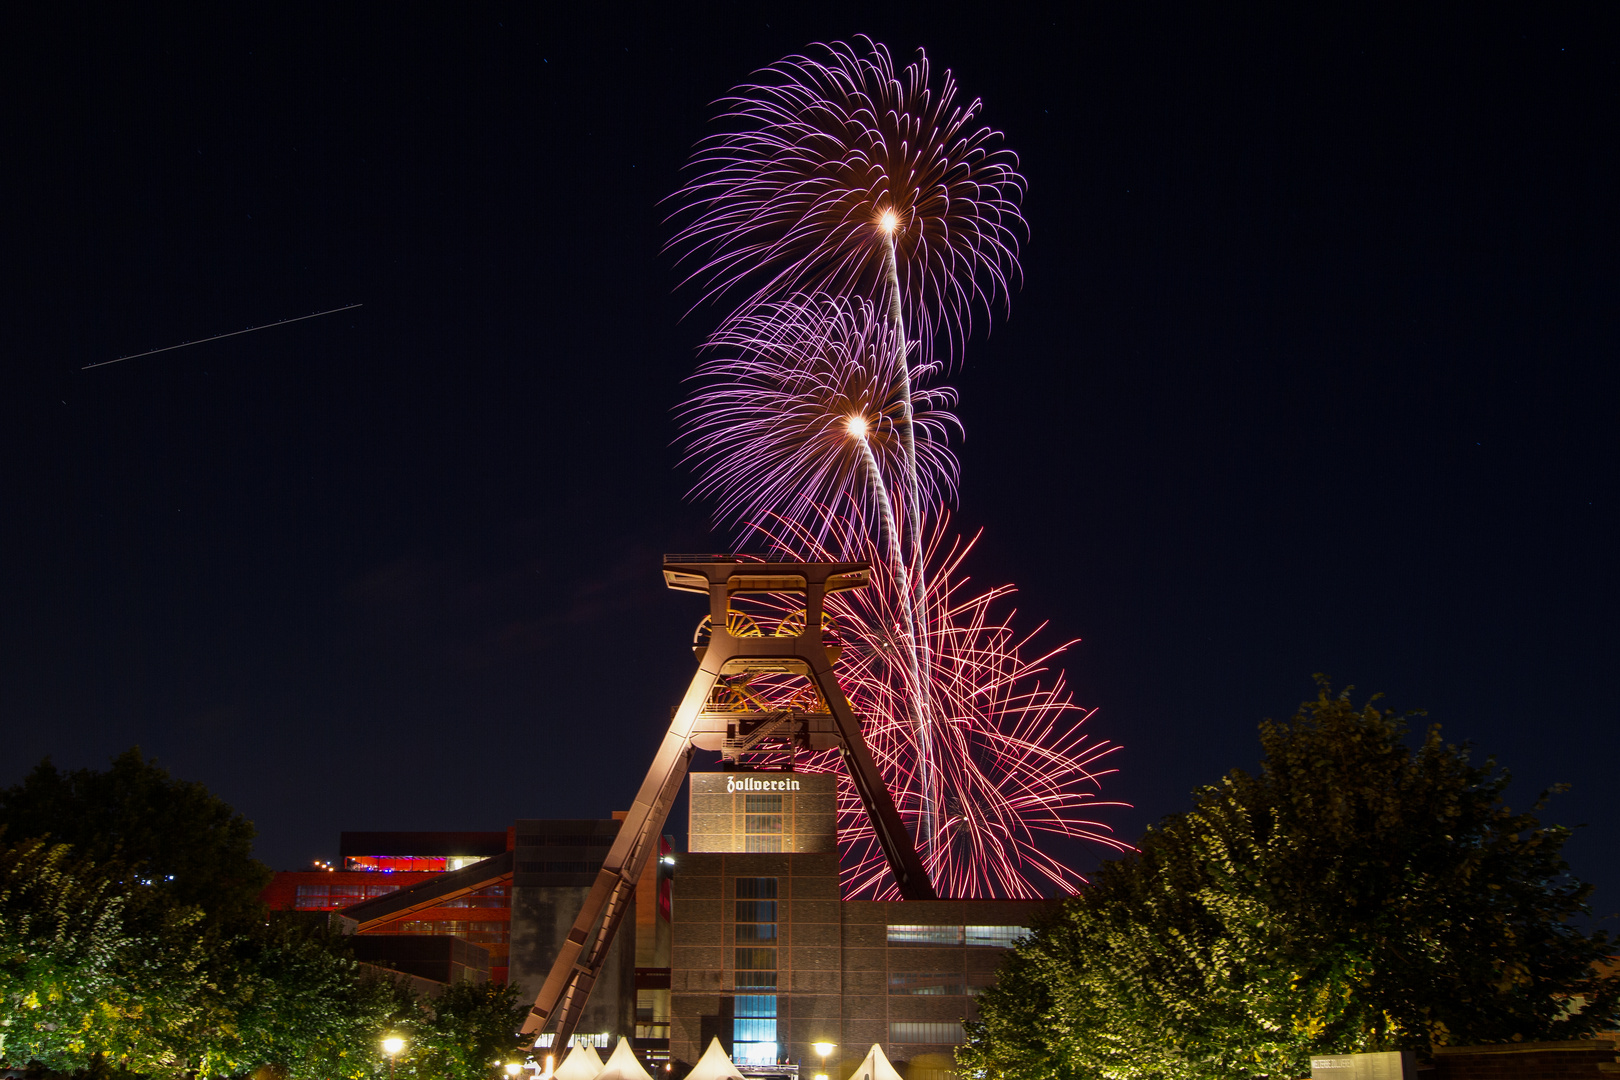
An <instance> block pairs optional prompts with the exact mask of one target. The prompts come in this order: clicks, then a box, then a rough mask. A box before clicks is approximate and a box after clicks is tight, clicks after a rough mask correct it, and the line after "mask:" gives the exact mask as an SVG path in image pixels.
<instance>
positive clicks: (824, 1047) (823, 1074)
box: [810, 1042, 838, 1080]
mask: <svg viewBox="0 0 1620 1080" xmlns="http://www.w3.org/2000/svg"><path fill="white" fill-rule="evenodd" d="M810 1049H812V1050H814V1051H815V1052H816V1054H817V1056H819V1057H820V1058H821V1071H820V1072H818V1073H816V1080H827V1055H828V1054H831V1053H832V1052H833V1051H834V1050H836V1049H838V1044H837V1043H830V1042H818V1043H811V1044H810Z"/></svg>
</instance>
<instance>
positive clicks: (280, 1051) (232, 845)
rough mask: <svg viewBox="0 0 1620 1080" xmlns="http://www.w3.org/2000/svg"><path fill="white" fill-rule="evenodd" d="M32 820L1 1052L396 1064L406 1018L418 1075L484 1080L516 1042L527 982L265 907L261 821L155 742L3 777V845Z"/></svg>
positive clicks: (167, 1064) (39, 1066)
mask: <svg viewBox="0 0 1620 1080" xmlns="http://www.w3.org/2000/svg"><path fill="white" fill-rule="evenodd" d="M18 836H22V837H27V839H22V840H21V841H20V842H16V843H12V844H10V846H3V843H0V1068H5V1067H23V1066H28V1067H30V1068H31V1069H33V1070H35V1071H36V1072H37V1071H40V1070H44V1071H46V1072H49V1073H51V1074H67V1073H89V1074H92V1075H110V1074H113V1073H117V1074H120V1075H127V1076H153V1077H172V1078H176V1080H178V1078H182V1077H195V1076H245V1075H249V1074H253V1075H259V1076H276V1077H279V1078H281V1080H379V1078H380V1077H382V1076H385V1075H388V1072H389V1070H388V1067H387V1064H386V1062H385V1061H384V1058H383V1055H382V1053H381V1047H380V1043H381V1039H382V1037H383V1035H384V1033H385V1032H388V1031H391V1030H392V1031H399V1032H402V1033H405V1034H408V1035H409V1046H410V1049H409V1050H408V1051H407V1053H406V1055H405V1056H404V1057H403V1058H402V1059H401V1061H400V1063H399V1064H400V1066H401V1067H400V1069H399V1070H398V1072H399V1076H400V1077H401V1080H406V1078H409V1077H413V1076H417V1077H434V1078H442V1080H462V1078H466V1080H474V1078H482V1077H485V1076H487V1075H489V1073H490V1068H489V1063H490V1061H492V1060H495V1059H498V1058H504V1057H505V1056H506V1055H507V1054H509V1053H510V1052H512V1050H513V1049H514V1048H515V1045H516V1042H515V1039H514V1034H515V1032H516V1031H517V1029H518V1028H519V1027H520V1026H521V1024H522V1015H523V1009H522V1008H521V1007H520V1006H519V1005H518V1003H517V1000H516V997H517V991H516V989H515V988H511V987H504V986H471V985H458V986H452V987H449V988H447V989H446V990H445V992H444V993H443V994H441V995H440V996H439V997H437V998H426V997H420V996H418V995H416V994H415V993H413V992H412V991H411V989H410V988H409V986H408V985H407V984H406V981H405V980H403V979H394V978H391V977H389V976H388V975H387V974H377V973H375V972H372V973H369V974H368V973H367V971H366V969H364V968H362V966H361V965H360V964H358V963H357V962H356V961H355V959H354V957H353V954H352V951H351V950H350V948H349V945H348V941H347V939H346V938H345V937H343V935H341V934H337V933H335V932H333V931H331V930H330V929H329V928H328V927H327V926H326V924H325V922H324V920H322V919H319V918H313V919H312V918H311V917H310V916H309V914H308V913H300V912H274V913H272V912H267V911H266V910H265V909H264V906H263V905H262V904H261V903H260V902H259V899H258V891H259V889H260V887H261V886H262V884H263V881H264V876H265V873H266V871H265V870H264V868H263V867H262V865H261V864H259V863H258V862H256V861H255V860H254V859H253V858H252V855H251V844H252V839H253V826H252V824H251V823H250V822H248V821H247V820H246V819H245V818H243V817H242V816H241V815H239V814H237V813H236V811H234V810H233V809H231V807H230V806H228V805H227V804H225V803H224V802H223V801H221V800H220V799H219V798H217V797H216V796H214V795H213V794H212V793H210V792H209V791H208V790H207V789H206V788H204V787H203V786H202V785H201V784H194V783H189V782H186V781H179V780H175V779H173V778H171V777H170V776H169V775H168V773H166V772H165V771H164V770H162V769H160V768H159V767H158V766H157V765H156V763H154V762H152V761H151V760H150V759H146V758H143V757H142V756H141V754H140V752H139V751H134V750H132V751H130V752H129V753H126V754H123V755H121V756H119V757H118V758H116V759H115V760H114V761H113V764H112V768H111V769H109V770H108V771H106V772H102V773H98V772H92V771H90V770H81V771H79V772H75V773H68V774H63V773H61V772H59V771H58V770H56V769H55V768H54V767H53V766H52V765H51V764H50V762H49V761H48V760H47V761H45V762H43V763H41V764H40V765H39V766H38V767H37V768H35V769H34V771H33V772H32V773H30V774H29V776H28V778H27V779H26V780H24V781H23V783H21V784H19V785H18V786H16V787H13V788H10V789H8V790H5V791H3V792H0V842H4V841H6V840H7V839H9V838H15V837H18ZM47 837H48V838H49V839H47ZM58 841H68V842H58Z"/></svg>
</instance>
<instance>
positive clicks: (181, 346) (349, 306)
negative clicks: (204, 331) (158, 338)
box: [79, 304, 365, 371]
mask: <svg viewBox="0 0 1620 1080" xmlns="http://www.w3.org/2000/svg"><path fill="white" fill-rule="evenodd" d="M364 306H365V305H364V304H345V305H343V306H342V307H335V308H329V309H327V310H326V311H317V312H314V313H312V314H309V315H298V316H295V317H293V318H291V319H277V320H276V321H275V322H268V323H261V324H260V325H258V326H250V327H248V328H247V329H246V330H232V331H230V332H229V333H226V334H215V335H214V336H213V337H205V338H197V339H196V340H195V341H182V342H181V343H180V344H178V345H165V346H163V348H161V349H148V350H146V351H145V352H138V353H130V354H129V355H128V356H119V357H114V358H113V359H111V360H98V361H96V362H95V363H94V364H85V365H84V366H83V367H81V368H80V369H79V370H80V371H89V370H90V369H91V368H98V367H106V366H107V365H108V364H117V363H120V362H122V361H124V360H136V359H139V358H140V357H142V356H156V355H157V354H158V353H166V352H173V351H174V350H176V349H184V348H186V347H187V346H189V345H201V344H203V343H204V342H207V341H218V340H219V339H220V338H228V337H236V336H237V335H239V334H251V333H253V332H254V331H255V330H268V329H270V327H272V326H286V325H287V324H288V323H295V322H303V321H304V320H305V319H318V318H320V317H321V316H322V315H335V314H336V313H338V312H339V311H353V310H354V309H355V308H357V307H364Z"/></svg>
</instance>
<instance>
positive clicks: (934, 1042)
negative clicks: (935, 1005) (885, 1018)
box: [889, 1020, 964, 1046]
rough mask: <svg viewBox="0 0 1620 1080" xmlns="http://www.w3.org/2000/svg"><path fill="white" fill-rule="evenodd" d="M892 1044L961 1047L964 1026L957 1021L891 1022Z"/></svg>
mask: <svg viewBox="0 0 1620 1080" xmlns="http://www.w3.org/2000/svg"><path fill="white" fill-rule="evenodd" d="M889 1041H890V1042H891V1043H919V1044H922V1045H925V1046H960V1045H961V1044H962V1043H963V1041H964V1039H963V1036H962V1025H961V1023H960V1022H959V1021H956V1020H891V1021H889Z"/></svg>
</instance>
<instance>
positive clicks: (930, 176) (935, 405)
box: [671, 37, 1125, 897]
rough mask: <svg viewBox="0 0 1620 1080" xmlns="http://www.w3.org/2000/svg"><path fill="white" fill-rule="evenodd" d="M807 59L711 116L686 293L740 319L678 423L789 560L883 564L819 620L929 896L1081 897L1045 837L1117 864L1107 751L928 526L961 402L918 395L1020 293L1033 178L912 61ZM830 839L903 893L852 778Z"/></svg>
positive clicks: (725, 513)
mask: <svg viewBox="0 0 1620 1080" xmlns="http://www.w3.org/2000/svg"><path fill="white" fill-rule="evenodd" d="M813 51H815V52H816V53H817V55H816V56H814V57H811V56H790V57H787V58H785V59H783V60H781V61H779V62H778V63H775V64H772V65H770V66H769V67H767V68H765V69H763V70H762V71H761V72H759V73H758V77H757V78H756V80H755V81H754V82H753V83H751V84H749V85H745V86H741V87H739V88H737V90H736V91H734V92H733V94H732V95H731V96H729V97H727V98H725V99H723V101H722V106H723V109H722V114H721V116H720V123H721V126H722V127H723V128H724V130H723V131H722V132H721V133H720V134H717V135H715V136H712V137H711V138H709V139H706V140H704V141H703V142H702V143H700V144H699V147H698V149H697V152H696V153H695V155H694V159H693V163H692V164H693V169H694V173H693V176H692V179H691V182H690V183H688V184H687V185H686V186H685V187H684V188H683V189H682V190H681V191H679V192H677V193H676V194H675V195H674V196H672V198H674V199H675V200H677V202H678V203H679V205H680V208H679V209H678V210H677V212H676V215H675V216H676V217H677V219H679V221H680V222H681V223H680V225H679V226H678V231H677V233H676V236H675V238H674V239H673V240H672V241H671V247H673V248H675V249H677V250H679V251H680V252H681V259H682V260H683V262H685V264H686V265H687V266H688V268H689V276H688V281H694V282H697V283H698V284H699V285H700V286H701V288H702V289H703V290H704V291H703V296H702V301H707V300H712V299H716V298H719V297H722V296H726V297H730V298H731V299H732V300H734V302H735V304H736V308H735V310H734V312H733V314H731V315H730V316H729V317H727V318H726V319H725V320H724V321H723V323H722V326H721V329H720V330H719V331H718V332H716V333H715V334H714V335H713V337H711V338H710V340H709V341H708V343H707V344H706V346H705V360H704V362H703V364H702V366H701V367H700V368H699V370H698V372H697V375H696V376H695V378H696V380H697V382H698V388H697V389H696V391H695V392H694V393H693V395H692V397H691V398H690V399H689V400H688V401H687V403H686V404H685V405H684V406H683V407H682V408H681V410H680V418H681V424H682V428H683V439H684V441H685V443H686V447H687V460H688V462H689V463H691V464H693V465H695V466H696V468H697V471H698V474H699V479H698V482H697V485H696V487H695V489H694V494H697V495H702V496H706V497H712V498H714V499H715V500H716V502H717V504H718V511H719V514H718V516H719V518H720V519H721V520H723V521H731V522H734V523H738V524H741V525H743V526H744V527H745V529H747V530H749V531H753V530H755V529H757V530H758V531H759V532H760V533H762V534H764V535H765V536H766V538H767V539H768V540H770V541H771V542H772V543H774V544H775V546H776V547H777V548H778V549H779V551H780V553H781V554H782V555H783V556H785V557H788V558H794V559H811V560H823V559H833V560H840V559H846V558H856V559H866V560H868V561H870V562H871V563H872V565H873V568H874V571H875V572H874V573H873V575H872V585H871V587H870V588H867V589H862V590H856V591H853V592H850V593H847V594H840V595H838V596H836V597H829V598H828V610H829V611H831V612H832V613H833V614H834V615H835V616H836V617H837V619H838V620H839V622H840V623H841V624H842V627H843V634H842V636H843V640H844V649H843V659H842V662H841V676H840V681H841V682H842V683H843V684H844V686H845V687H846V689H847V690H848V691H849V695H850V698H851V702H852V704H854V705H855V706H856V708H857V711H859V712H860V713H862V714H863V715H864V717H865V718H866V726H865V729H864V731H865V738H866V740H867V742H868V743H869V745H870V747H871V750H872V752H873V755H874V757H875V758H876V760H877V762H878V765H879V767H880V768H881V769H882V771H883V773H884V776H885V779H886V780H887V781H888V783H889V784H890V786H891V789H892V794H893V795H894V797H895V800H896V803H897V804H898V806H899V808H900V810H901V813H902V816H904V817H906V818H907V819H908V821H909V824H910V826H911V827H912V829H913V831H914V834H915V836H916V839H917V846H918V848H919V850H920V852H921V854H922V856H923V859H924V861H925V862H926V864H927V865H928V867H929V870H930V873H931V875H932V877H933V879H934V881H935V883H936V886H937V887H938V888H939V889H940V891H941V893H942V894H943V895H955V896H1006V897H1029V896H1037V895H1040V894H1041V893H1042V892H1044V891H1046V890H1048V889H1052V888H1056V889H1058V890H1063V891H1066V890H1070V889H1073V888H1074V887H1075V886H1076V885H1078V884H1079V883H1080V881H1081V879H1080V877H1079V875H1078V874H1077V873H1076V872H1075V871H1073V870H1072V869H1070V868H1068V867H1066V866H1065V865H1064V864H1063V863H1062V862H1060V861H1059V860H1058V859H1056V858H1054V857H1052V855H1051V854H1050V853H1049V852H1048V850H1047V845H1049V844H1050V843H1051V842H1052V841H1053V840H1054V839H1057V838H1061V839H1065V840H1089V841H1094V842H1097V843H1101V844H1104V845H1107V846H1111V847H1114V848H1123V847H1125V845H1122V844H1120V843H1118V842H1117V841H1115V840H1113V839H1112V838H1111V837H1109V836H1108V835H1107V829H1106V827H1105V826H1102V825H1100V824H1098V823H1096V822H1094V821H1091V820H1089V818H1088V817H1087V816H1086V815H1087V813H1088V812H1089V811H1090V810H1091V809H1093V808H1096V807H1100V806H1106V805H1113V804H1108V803H1100V802H1097V801H1096V787H1097V781H1098V777H1099V776H1101V775H1103V772H1105V771H1111V770H1100V769H1098V768H1097V766H1098V763H1099V762H1100V761H1101V759H1102V758H1103V757H1105V756H1106V755H1107V754H1109V753H1111V752H1112V748H1111V747H1110V746H1109V745H1108V744H1106V743H1099V742H1094V741H1092V740H1090V739H1089V738H1087V737H1086V736H1085V735H1083V734H1082V732H1081V725H1082V723H1083V721H1084V720H1085V718H1086V717H1087V716H1089V715H1090V714H1089V713H1088V712H1086V711H1085V710H1083V709H1081V708H1080V707H1079V706H1077V705H1076V704H1074V702H1073V700H1072V698H1071V696H1070V694H1069V691H1068V690H1067V688H1066V687H1065V685H1064V681H1063V676H1062V673H1061V671H1059V670H1057V669H1055V668H1054V669H1049V668H1048V666H1047V665H1048V664H1049V663H1050V662H1051V661H1052V660H1053V658H1054V657H1055V656H1056V655H1057V654H1059V653H1061V652H1062V651H1063V648H1061V647H1060V648H1059V649H1056V650H1046V651H1040V650H1037V649H1036V647H1035V646H1034V644H1033V640H1032V637H1031V636H1030V635H1027V634H1021V633H1019V632H1018V631H1017V630H1015V629H1014V627H1013V625H1012V619H1013V615H1014V612H1013V611H1012V610H1010V608H1009V606H1008V604H1007V599H1008V597H1009V596H1010V594H1011V592H1012V590H1011V588H1010V587H1008V588H998V589H991V590H988V591H983V592H974V591H972V590H971V589H970V588H969V583H968V579H967V578H966V577H965V576H963V575H962V573H961V566H962V560H963V558H964V557H965V556H966V555H967V552H968V551H969V550H970V549H971V547H972V542H971V541H967V542H964V541H961V540H952V541H951V542H950V543H948V544H946V543H944V541H943V539H942V538H943V537H944V535H945V533H944V527H943V522H944V520H945V517H944V511H943V509H941V510H940V511H939V512H938V513H937V514H936V515H934V517H933V519H932V523H931V524H930V523H929V522H928V521H927V519H926V518H925V514H924V511H925V510H926V509H927V508H930V507H936V506H942V504H943V503H944V502H945V501H946V500H948V499H950V498H952V497H953V496H954V494H955V485H956V477H957V466H956V459H955V457H954V455H953V454H952V452H951V450H950V447H949V445H948V443H947V438H946V437H947V435H948V434H949V432H950V429H951V428H953V427H956V426H957V425H956V420H955V418H954V416H952V415H951V413H950V409H951V408H952V407H954V404H955V400H956V397H955V392H954V391H952V390H950V389H949V388H948V387H937V386H936V387H929V386H928V384H929V382H930V381H931V380H932V379H933V378H934V377H935V376H936V375H937V374H938V372H939V370H940V369H941V368H942V367H943V366H944V365H946V364H949V363H951V362H953V361H954V360H955V359H957V358H958V357H959V356H960V353H961V350H962V347H963V344H964V342H965V341H966V339H967V337H968V335H969V333H970V332H971V330H972V326H973V319H974V317H975V315H976V314H978V313H981V312H982V313H983V314H984V315H986V316H988V315H989V314H990V313H991V312H992V310H993V309H994V308H995V307H997V306H998V305H999V304H1000V303H1002V302H1004V301H1006V300H1007V298H1008V296H1009V293H1010V283H1011V281H1013V280H1014V279H1016V278H1017V277H1018V275H1019V267H1018V249H1019V243H1020V241H1021V238H1022V237H1024V236H1025V235H1026V234H1027V230H1026V228H1025V225H1024V221H1023V218H1022V217H1021V216H1020V213H1019V209H1018V204H1019V201H1020V200H1021V198H1022V196H1023V192H1024V179H1023V177H1022V176H1020V175H1019V173H1018V171H1017V159H1016V157H1015V156H1014V155H1013V154H1012V153H1011V152H1010V151H1009V150H1006V149H1005V148H1004V147H1003V146H1002V145H1001V135H1000V134H999V133H998V132H995V131H993V130H991V129H990V128H988V127H986V126H985V125H984V124H983V123H982V122H981V120H980V119H979V113H980V108H981V106H980V102H979V101H978V100H977V99H973V100H971V101H968V102H966V103H962V102H960V101H959V98H958V91H957V87H956V83H955V80H954V79H953V78H952V76H951V74H950V72H948V71H947V72H944V74H943V77H942V78H940V79H937V80H936V79H935V78H934V76H933V74H932V72H931V70H930V67H929V63H928V58H927V56H926V55H924V54H922V53H921V52H920V51H919V53H918V57H917V59H916V60H915V61H913V62H912V63H910V64H908V65H906V66H905V67H903V68H898V69H897V68H896V66H895V64H894V61H893V59H892V58H891V56H890V53H889V51H888V49H887V48H885V47H884V46H882V45H880V44H877V43H875V42H873V41H872V40H871V39H869V38H865V37H862V38H858V39H856V41H855V43H854V44H846V43H842V42H835V43H833V44H831V45H824V46H819V47H818V48H817V50H813ZM702 301H700V302H702ZM760 522H764V523H766V524H765V525H763V526H762V525H760V524H759V523H760ZM776 614H778V615H782V614H786V613H785V612H777V613H776ZM791 681H792V680H791V678H788V679H787V682H789V683H791ZM777 689H779V690H781V691H782V692H783V693H786V694H789V695H791V694H794V693H802V692H803V687H799V688H797V689H794V688H792V687H791V686H788V685H783V686H781V687H778V688H777ZM784 700H787V699H784ZM801 767H802V765H801ZM810 767H811V768H813V769H819V770H824V771H832V772H838V771H841V769H840V766H839V764H838V762H837V758H836V755H834V754H830V753H829V754H824V755H818V756H817V757H816V758H815V759H813V760H812V761H811V762H810ZM840 837H841V840H840V842H841V844H842V845H843V849H844V860H843V865H844V871H845V886H846V891H847V892H848V893H849V894H851V895H874V896H888V895H890V894H892V893H893V892H894V887H893V885H892V883H891V882H890V880H889V869H888V865H887V861H886V860H885V859H884V858H883V857H882V854H881V852H880V850H879V848H878V846H877V844H876V841H875V838H874V836H873V832H872V828H871V824H870V822H868V821H867V819H866V817H865V814H864V811H863V809H862V806H861V803H860V800H859V799H858V798H857V797H856V795H855V792H854V789H853V787H852V786H850V785H849V784H848V783H847V780H846V782H844V783H842V785H841V788H840Z"/></svg>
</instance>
